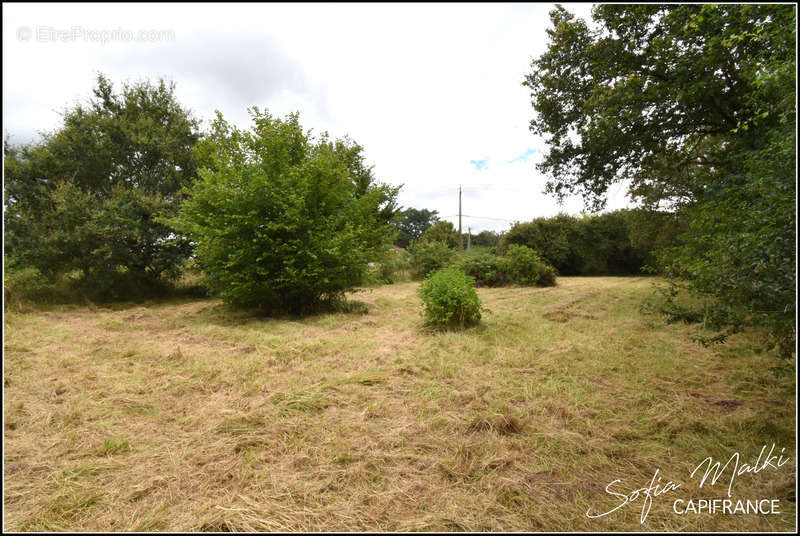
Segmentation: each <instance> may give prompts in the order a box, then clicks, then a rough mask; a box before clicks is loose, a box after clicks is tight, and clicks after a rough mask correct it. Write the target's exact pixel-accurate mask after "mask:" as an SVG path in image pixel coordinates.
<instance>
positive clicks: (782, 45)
mask: <svg viewBox="0 0 800 536" xmlns="http://www.w3.org/2000/svg"><path fill="white" fill-rule="evenodd" d="M550 17H551V21H552V27H551V28H550V29H548V30H547V35H548V37H549V40H550V41H549V45H548V49H547V51H546V52H545V53H544V54H542V55H541V56H540V57H538V58H537V59H536V60H534V61H533V63H532V65H531V72H530V74H529V75H528V76H527V77H526V79H525V82H524V85H526V86H527V87H529V88H530V89H531V97H532V102H533V107H534V109H535V110H536V112H537V113H536V117H534V119H533V120H532V121H531V130H532V132H534V133H536V134H539V135H543V136H546V137H547V142H548V146H549V151H548V152H547V154H545V157H544V159H543V161H542V163H541V164H540V166H539V169H540V171H542V172H544V173H546V174H548V175H549V176H550V177H551V179H550V181H549V182H548V184H547V190H548V191H549V192H552V193H554V194H556V195H557V196H559V197H563V196H565V195H569V194H571V193H582V194H584V195H585V196H586V200H587V202H591V203H592V204H593V205H595V206H596V207H599V206H602V204H603V203H604V197H605V193H606V192H607V190H608V188H609V186H610V185H611V184H614V183H616V182H618V181H619V180H621V179H627V180H630V181H631V193H632V194H633V195H634V196H635V197H636V198H639V199H641V200H642V201H644V202H645V203H646V204H647V205H648V206H655V205H657V204H658V203H664V202H669V203H689V202H692V201H694V200H696V199H697V198H698V197H701V196H702V195H703V193H704V190H705V187H706V186H707V185H708V184H710V183H711V182H713V181H714V178H715V177H716V176H718V175H719V174H721V173H725V170H728V169H735V168H736V166H737V165H738V163H739V158H738V155H736V154H735V153H732V152H731V151H730V150H729V149H730V145H729V143H730V140H731V139H732V138H734V137H748V136H750V135H751V134H752V133H753V131H755V130H760V129H763V128H765V127H766V128H769V125H770V124H774V123H775V121H777V120H778V119H779V117H780V116H781V114H782V113H783V111H784V110H786V109H793V107H794V101H795V98H794V76H795V70H796V64H795V62H796V58H795V41H796V36H795V33H794V32H795V28H796V11H795V8H794V6H790V5H741V4H738V5H737V4H725V5H719V4H718V5H710V4H709V5H675V4H649V5H620V4H601V5H598V6H596V7H595V8H594V9H593V10H592V17H593V19H594V22H595V25H594V26H595V29H590V28H589V26H588V25H587V24H586V23H585V22H584V21H583V20H581V19H576V18H575V17H574V15H572V14H570V13H569V12H567V11H566V10H564V9H563V8H561V7H558V8H557V9H555V10H553V11H552V12H551V13H550Z"/></svg>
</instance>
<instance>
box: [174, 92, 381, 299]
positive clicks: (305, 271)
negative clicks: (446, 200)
mask: <svg viewBox="0 0 800 536" xmlns="http://www.w3.org/2000/svg"><path fill="white" fill-rule="evenodd" d="M251 117H252V120H253V127H252V130H250V131H243V130H239V129H237V128H236V127H233V126H231V125H229V124H228V123H227V122H226V121H225V120H224V119H223V118H222V116H221V115H220V114H218V115H217V119H216V120H215V122H214V124H213V125H212V132H211V133H210V135H209V136H208V137H207V138H206V139H205V140H203V141H202V142H201V143H200V144H199V145H198V147H197V154H198V158H199V160H200V162H201V164H202V165H203V166H204V167H203V169H202V170H201V171H200V179H199V180H198V181H197V182H196V183H195V185H194V186H193V187H192V188H191V189H190V190H189V192H188V193H189V196H188V198H187V200H186V201H185V202H184V204H183V206H182V207H181V210H180V214H179V217H178V218H176V219H175V220H174V221H173V223H174V224H175V225H176V226H177V227H178V228H179V229H181V230H182V231H184V232H186V233H187V234H188V235H189V236H190V237H191V240H192V241H193V243H194V244H195V252H196V256H197V261H198V263H199V264H200V265H201V267H202V268H203V271H204V273H205V274H206V277H207V280H208V282H209V285H210V286H211V290H212V291H214V292H216V293H218V294H219V295H220V296H221V297H222V299H223V300H225V301H226V302H228V303H230V304H232V305H235V306H242V307H257V308H260V309H262V310H264V311H267V312H273V311H288V312H291V313H304V312H308V311H313V310H315V309H317V308H318V307H320V306H321V305H324V304H325V303H327V302H330V301H331V300H336V299H340V298H341V297H342V296H343V294H344V293H345V292H346V291H348V290H351V289H353V288H354V287H355V286H356V285H359V284H361V282H362V280H363V278H364V275H365V271H366V270H367V266H368V263H369V262H371V261H376V260H379V259H380V258H381V255H382V254H383V253H384V252H385V248H386V247H387V246H388V240H389V237H390V234H391V233H390V231H391V229H390V227H389V225H388V221H389V220H390V218H391V214H390V212H391V210H392V207H393V206H394V199H395V197H396V195H397V188H390V187H388V186H386V185H384V184H380V183H378V182H377V181H376V180H375V179H374V177H373V176H372V174H371V169H370V168H366V167H364V164H363V157H362V156H361V151H362V148H361V146H359V145H356V144H354V143H352V142H351V141H349V140H347V139H344V140H336V141H335V142H332V141H330V140H329V139H328V137H327V134H323V135H322V136H321V137H320V138H319V139H317V140H313V139H312V138H311V135H310V133H307V132H305V131H303V129H302V127H301V125H300V123H299V116H298V115H297V114H290V115H289V116H287V117H286V118H285V119H283V120H282V119H278V118H274V117H272V116H271V115H270V114H269V113H267V112H266V111H264V112H262V111H260V110H259V109H258V108H253V109H252V110H251Z"/></svg>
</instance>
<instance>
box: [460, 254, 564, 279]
mask: <svg viewBox="0 0 800 536" xmlns="http://www.w3.org/2000/svg"><path fill="white" fill-rule="evenodd" d="M458 267H459V268H460V269H461V270H462V271H463V272H464V273H466V274H467V275H469V276H470V277H473V278H474V279H475V282H476V284H477V285H479V286H487V287H499V286H503V285H509V284H515V285H537V286H552V285H555V284H556V274H557V272H556V270H555V268H553V267H552V266H551V265H550V264H548V263H547V262H546V261H545V260H543V259H542V258H541V257H540V256H539V255H538V254H537V253H536V252H535V251H533V250H532V249H530V248H528V247H526V246H518V245H516V244H511V245H510V246H508V247H507V248H506V252H505V254H504V255H499V256H498V255H492V254H490V253H483V254H481V255H476V256H474V257H467V258H465V259H463V260H462V261H461V262H460V263H459V264H458Z"/></svg>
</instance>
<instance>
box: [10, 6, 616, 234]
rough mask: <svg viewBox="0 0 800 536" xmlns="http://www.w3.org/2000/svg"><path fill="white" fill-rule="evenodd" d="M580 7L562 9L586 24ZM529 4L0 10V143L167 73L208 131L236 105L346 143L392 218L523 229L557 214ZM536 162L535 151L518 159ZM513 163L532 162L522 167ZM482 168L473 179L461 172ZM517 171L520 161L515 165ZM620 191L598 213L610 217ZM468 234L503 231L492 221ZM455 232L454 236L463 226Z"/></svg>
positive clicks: (541, 22)
mask: <svg viewBox="0 0 800 536" xmlns="http://www.w3.org/2000/svg"><path fill="white" fill-rule="evenodd" d="M589 6H590V5H589V4H568V5H567V6H566V7H567V9H570V10H572V11H574V12H576V13H578V14H579V15H581V16H584V17H585V16H588V14H589ZM551 8H552V5H542V4H513V5H505V4H432V5H431V4H425V5H419V4H378V5H363V4H355V5H354V4H303V5H289V4H263V5H262V4H256V5H253V4H195V5H187V4H180V5H177V4H166V5H163V4H158V5H156V4H114V5H96V4H92V5H88V4H72V5H47V6H44V5H27V4H4V5H3V79H4V87H3V117H4V119H3V131H4V134H5V133H7V134H10V135H11V136H12V139H14V140H21V141H27V140H28V139H31V138H33V137H34V136H35V132H37V131H40V130H49V129H53V128H55V127H56V126H57V125H58V122H59V116H58V114H57V111H58V110H60V109H63V108H64V106H66V105H69V104H71V103H72V102H74V101H75V100H76V99H83V98H86V97H87V96H88V95H89V93H90V91H91V88H92V87H93V85H94V78H95V74H96V73H97V72H102V73H104V74H106V75H108V76H109V77H110V78H111V79H112V80H113V81H121V80H137V79H141V78H147V77H149V78H153V77H157V76H166V77H168V78H172V79H173V80H174V81H175V82H176V86H177V93H178V96H179V98H180V99H181V101H182V102H183V103H184V104H185V105H187V106H188V107H190V108H191V109H192V110H193V111H194V112H195V114H196V115H198V116H199V117H201V118H204V119H209V118H210V117H211V116H212V113H213V111H214V110H215V109H219V110H220V111H222V112H223V114H224V115H225V116H226V117H228V118H229V119H231V120H233V121H236V122H237V123H239V124H241V125H242V126H246V125H247V118H248V116H247V113H246V108H247V107H249V106H252V105H258V106H260V107H265V108H268V109H269V110H270V111H271V112H273V113H275V114H279V115H283V114H286V113H288V112H291V111H294V110H299V111H300V113H301V121H302V122H303V125H304V126H305V127H307V128H313V129H314V131H315V132H320V131H323V130H328V131H329V132H330V133H331V134H332V135H335V136H342V135H345V134H349V135H350V136H351V137H352V138H353V139H354V140H356V141H358V142H359V143H361V144H362V145H364V147H365V150H366V155H367V157H368V159H369V161H370V162H371V163H373V164H374V165H375V170H376V174H377V176H378V177H379V178H380V179H382V180H385V181H388V182H391V183H395V184H399V183H403V184H404V185H405V186H404V188H403V190H402V192H401V196H400V201H401V203H402V204H404V205H406V206H415V207H418V208H429V209H436V210H438V211H439V212H440V214H442V215H445V216H446V215H451V214H455V213H456V212H457V211H458V196H457V192H458V186H459V184H462V185H463V188H464V194H463V202H464V213H466V214H471V215H477V216H487V217H492V218H498V219H503V220H522V221H524V220H528V219H531V218H533V217H536V216H543V215H551V214H555V213H557V212H558V211H560V210H563V211H567V212H572V213H577V212H579V211H580V210H581V208H582V202H581V200H579V199H573V200H570V201H569V202H568V203H567V204H565V205H564V206H563V207H559V206H558V205H556V203H555V201H554V199H552V198H551V197H548V196H545V195H543V194H542V193H541V192H542V190H543V188H544V180H545V179H544V178H543V177H541V176H540V175H539V174H538V173H537V172H536V170H535V168H534V163H535V162H536V161H537V159H538V158H539V157H541V154H542V152H543V151H544V150H545V146H544V144H543V142H542V140H541V139H538V138H537V137H535V136H533V135H532V134H531V133H530V132H529V131H528V129H527V125H528V122H529V120H530V118H531V116H532V113H533V111H532V109H531V106H530V96H529V92H528V90H527V88H524V87H523V86H522V85H521V83H522V80H523V77H524V75H525V74H526V73H527V72H528V70H529V68H530V61H531V59H532V58H533V57H534V56H536V55H538V54H541V53H542V52H543V51H544V50H545V47H546V35H545V29H546V28H547V26H548V25H549V17H548V12H549V10H550V9H551ZM22 27H27V28H29V29H31V31H32V32H34V33H35V31H36V29H37V28H40V27H51V28H55V29H67V30H69V29H70V28H73V27H79V28H82V29H84V30H115V29H120V28H121V29H125V30H134V31H135V30H145V29H148V30H149V29H155V30H170V31H172V32H174V37H175V39H174V40H172V41H166V42H159V43H130V42H129V43H124V42H108V43H106V44H100V43H96V42H85V41H81V40H78V41H77V42H66V43H54V42H48V43H44V42H36V39H35V35H34V37H33V38H32V39H30V40H28V41H20V40H19V39H18V35H17V32H18V31H19V29H20V28H22ZM531 149H535V150H536V152H535V153H534V154H532V155H531V154H530V153H529V151H530V150H531ZM525 154H527V155H528V156H529V157H530V158H529V159H527V160H525V159H520V156H521V155H525ZM484 159H486V160H487V166H486V169H484V170H477V169H476V168H475V166H474V165H472V164H471V163H470V161H478V160H484ZM515 159H518V160H515ZM623 193H624V190H622V191H621V192H620V193H619V194H618V195H616V196H615V197H614V198H613V199H611V200H610V203H609V206H610V207H612V208H613V207H616V206H621V205H622V204H624V202H625V201H624V199H623V195H622V194H623ZM468 223H469V225H470V226H471V227H472V228H473V229H502V228H507V226H508V224H507V222H504V221H500V220H478V219H471V220H469V221H468ZM466 225H467V220H465V224H464V226H465V227H466Z"/></svg>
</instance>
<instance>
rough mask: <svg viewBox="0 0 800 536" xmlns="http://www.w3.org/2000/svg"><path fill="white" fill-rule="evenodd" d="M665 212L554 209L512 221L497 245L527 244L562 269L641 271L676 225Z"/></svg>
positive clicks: (602, 272) (578, 272)
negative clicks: (549, 214) (554, 212)
mask: <svg viewBox="0 0 800 536" xmlns="http://www.w3.org/2000/svg"><path fill="white" fill-rule="evenodd" d="M672 220H676V221H679V219H678V218H677V217H675V216H674V215H672V214H669V213H663V212H655V211H649V210H644V209H633V210H617V211H614V212H609V213H605V214H596V215H585V216H583V217H574V216H569V215H567V214H559V215H558V216H554V217H552V218H536V219H534V220H532V221H530V222H526V223H516V224H514V225H513V226H512V227H511V229H510V230H509V231H508V232H507V233H506V234H505V235H503V238H502V239H501V241H500V246H499V250H500V251H501V252H503V251H506V250H507V249H508V248H509V247H510V246H511V245H514V244H516V245H521V246H527V247H529V248H531V249H533V250H534V251H536V252H537V253H538V254H540V255H541V257H542V258H543V259H544V260H545V261H547V262H548V263H549V264H552V265H553V266H554V267H555V268H556V269H557V271H558V273H561V274H564V275H624V274H637V273H641V271H642V268H643V267H644V266H645V264H646V263H647V262H651V263H653V262H654V259H653V254H654V251H655V250H656V249H657V248H660V247H664V246H666V245H671V244H674V243H675V241H676V237H677V234H678V232H679V229H680V227H679V226H676V225H674V224H673V223H672Z"/></svg>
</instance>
